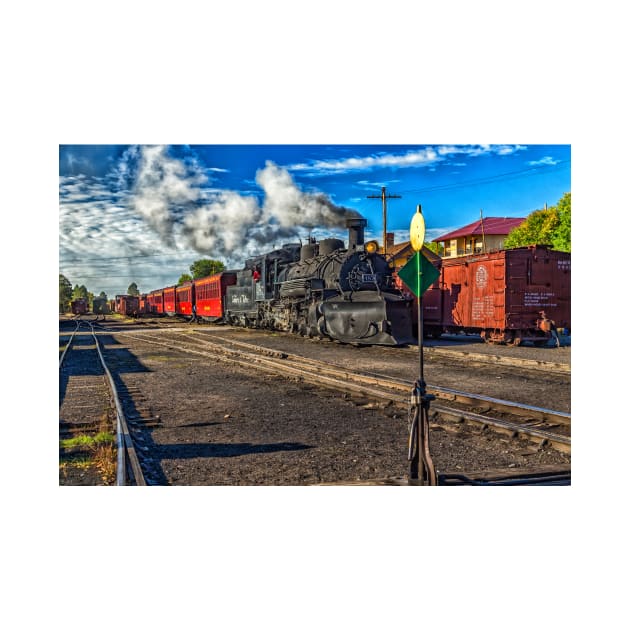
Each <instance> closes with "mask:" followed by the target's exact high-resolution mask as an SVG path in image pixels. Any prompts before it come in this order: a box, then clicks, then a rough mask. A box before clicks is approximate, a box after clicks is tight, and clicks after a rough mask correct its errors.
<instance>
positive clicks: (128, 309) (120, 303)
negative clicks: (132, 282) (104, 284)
mask: <svg viewBox="0 0 630 630" xmlns="http://www.w3.org/2000/svg"><path fill="white" fill-rule="evenodd" d="M139 306H140V299H139V298H138V296H137V295H117V296H116V312H117V313H119V314H120V315H126V316H128V317H137V315H138V312H139V310H140V309H139Z"/></svg>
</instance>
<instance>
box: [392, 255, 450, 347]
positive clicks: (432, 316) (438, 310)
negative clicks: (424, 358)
mask: <svg viewBox="0 0 630 630" xmlns="http://www.w3.org/2000/svg"><path fill="white" fill-rule="evenodd" d="M422 253H423V255H425V256H427V255H426V253H425V251H424V250H423V252H422ZM429 254H430V256H427V258H429V260H430V261H431V263H432V264H433V266H434V267H435V268H436V269H437V270H438V271H439V270H440V267H441V260H442V259H441V258H440V257H439V256H438V255H437V254H433V252H429ZM400 269H401V268H400V267H398V268H397V269H396V271H395V272H394V273H393V277H394V284H395V285H396V287H398V288H399V289H400V291H401V292H402V294H403V295H404V296H405V297H406V298H407V299H409V300H413V306H412V320H411V321H412V326H413V335H414V337H416V338H417V337H418V298H417V297H416V296H415V295H414V294H413V293H412V292H411V291H410V290H409V287H407V285H406V284H405V283H404V282H403V281H402V280H401V279H400V278H399V277H398V272H399V271H400ZM422 329H423V331H424V336H425V337H439V336H440V335H441V334H442V292H441V291H440V279H439V277H438V279H437V280H436V281H435V282H434V283H433V284H432V285H431V286H430V287H429V288H428V289H427V290H426V291H425V292H424V293H423V295H422Z"/></svg>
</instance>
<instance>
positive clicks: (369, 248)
mask: <svg viewBox="0 0 630 630" xmlns="http://www.w3.org/2000/svg"><path fill="white" fill-rule="evenodd" d="M365 251H366V252H367V253H368V254H376V252H377V251H378V243H377V242H376V241H368V242H367V243H366V244H365Z"/></svg>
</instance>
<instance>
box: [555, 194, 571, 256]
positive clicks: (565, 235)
mask: <svg viewBox="0 0 630 630" xmlns="http://www.w3.org/2000/svg"><path fill="white" fill-rule="evenodd" d="M558 214H559V215H560V223H559V225H558V227H557V228H556V231H555V233H554V236H553V241H552V242H553V248H554V249H557V250H559V251H561V252H570V251H571V193H565V194H564V196H563V197H562V199H560V201H558Z"/></svg>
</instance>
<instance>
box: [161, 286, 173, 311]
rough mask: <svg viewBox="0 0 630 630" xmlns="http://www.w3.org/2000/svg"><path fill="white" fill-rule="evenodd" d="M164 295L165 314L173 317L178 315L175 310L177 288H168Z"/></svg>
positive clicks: (164, 290)
mask: <svg viewBox="0 0 630 630" xmlns="http://www.w3.org/2000/svg"><path fill="white" fill-rule="evenodd" d="M163 294H164V312H165V313H166V314H167V315H169V316H170V317H173V316H174V315H175V313H176V310H175V287H166V289H163Z"/></svg>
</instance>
